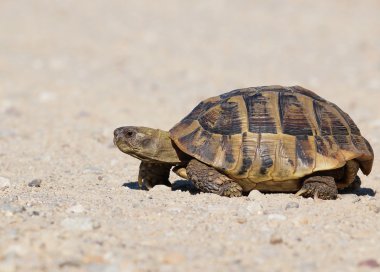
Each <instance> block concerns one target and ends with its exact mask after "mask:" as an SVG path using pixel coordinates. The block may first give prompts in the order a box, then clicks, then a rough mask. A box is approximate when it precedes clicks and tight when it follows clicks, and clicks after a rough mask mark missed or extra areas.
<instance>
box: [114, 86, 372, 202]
mask: <svg viewBox="0 0 380 272" xmlns="http://www.w3.org/2000/svg"><path fill="white" fill-rule="evenodd" d="M114 143H115V145H117V147H118V148H119V149H120V150H121V151H122V152H124V153H126V154H129V155H131V156H133V157H135V158H137V159H139V160H141V164H140V169H139V176H138V182H139V184H140V186H142V184H145V186H146V187H147V188H148V189H150V188H152V187H153V186H155V185H157V184H165V185H168V186H170V182H169V173H170V169H171V168H172V167H174V168H173V171H174V172H175V173H176V174H178V175H179V176H180V177H182V178H185V179H189V180H190V181H192V182H193V184H194V185H195V187H197V188H198V189H199V190H200V191H202V192H209V193H216V194H219V195H221V196H228V197H235V196H241V195H243V194H247V193H248V192H250V191H251V190H259V191H261V192H288V193H291V192H293V193H296V195H298V196H299V195H301V196H304V197H314V198H321V199H335V198H336V197H337V194H338V190H344V189H346V190H349V189H350V190H352V189H353V188H358V186H359V187H360V178H359V177H358V176H357V173H358V171H359V169H360V170H361V171H362V172H363V174H365V175H369V174H370V172H371V169H372V165H373V160H374V153H373V149H372V147H371V145H370V144H369V142H368V141H367V140H366V139H365V138H364V137H363V136H362V135H361V133H360V130H359V129H358V127H357V126H356V125H355V123H354V122H353V121H352V119H351V118H350V117H349V115H348V114H347V113H345V112H344V111H342V110H341V109H340V108H339V107H338V106H336V105H335V104H333V103H331V102H329V101H327V100H325V99H323V98H322V97H320V96H318V95H317V94H315V93H314V92H312V91H310V90H307V89H305V88H302V87H300V86H292V87H283V86H262V87H251V88H244V89H237V90H233V91H230V92H227V93H224V94H222V95H219V96H216V97H211V98H209V99H206V100H204V101H202V102H201V103H200V104H199V105H198V106H196V107H195V108H194V109H193V111H191V112H190V114H188V115H187V116H186V117H185V118H184V119H182V120H181V121H180V122H179V123H178V124H176V125H175V126H174V127H173V128H172V129H171V130H170V131H164V130H160V129H152V128H147V127H138V126H126V127H120V128H117V129H116V130H115V131H114Z"/></svg>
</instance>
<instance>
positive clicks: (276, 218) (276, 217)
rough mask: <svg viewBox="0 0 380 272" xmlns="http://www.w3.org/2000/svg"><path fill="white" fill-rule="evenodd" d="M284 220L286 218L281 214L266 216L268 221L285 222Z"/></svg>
mask: <svg viewBox="0 0 380 272" xmlns="http://www.w3.org/2000/svg"><path fill="white" fill-rule="evenodd" d="M286 219H287V217H286V216H285V215H283V214H278V213H272V214H268V220H274V221H285V220H286Z"/></svg>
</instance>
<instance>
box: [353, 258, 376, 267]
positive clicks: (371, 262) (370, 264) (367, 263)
mask: <svg viewBox="0 0 380 272" xmlns="http://www.w3.org/2000/svg"><path fill="white" fill-rule="evenodd" d="M358 266H361V267H363V266H364V267H369V268H378V267H380V264H379V262H378V261H376V260H375V259H368V260H364V261H361V262H360V263H359V264H358Z"/></svg>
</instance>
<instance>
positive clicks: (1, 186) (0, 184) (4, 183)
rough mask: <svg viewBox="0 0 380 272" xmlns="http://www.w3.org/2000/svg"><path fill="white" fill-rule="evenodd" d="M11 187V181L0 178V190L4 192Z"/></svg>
mask: <svg viewBox="0 0 380 272" xmlns="http://www.w3.org/2000/svg"><path fill="white" fill-rule="evenodd" d="M9 186H11V181H10V180H9V179H8V178H5V177H0V190H5V189H7V188H9Z"/></svg>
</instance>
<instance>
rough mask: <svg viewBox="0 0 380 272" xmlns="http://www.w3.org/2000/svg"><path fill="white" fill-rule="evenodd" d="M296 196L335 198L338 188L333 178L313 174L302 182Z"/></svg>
mask: <svg viewBox="0 0 380 272" xmlns="http://www.w3.org/2000/svg"><path fill="white" fill-rule="evenodd" d="M296 196H303V197H314V199H318V198H320V199H326V200H327V199H336V198H337V196H338V188H337V186H336V183H335V179H334V178H333V177H330V176H313V177H310V178H308V179H306V180H305V181H304V182H303V186H302V188H301V189H300V190H299V191H298V192H297V193H296Z"/></svg>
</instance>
